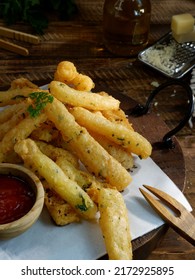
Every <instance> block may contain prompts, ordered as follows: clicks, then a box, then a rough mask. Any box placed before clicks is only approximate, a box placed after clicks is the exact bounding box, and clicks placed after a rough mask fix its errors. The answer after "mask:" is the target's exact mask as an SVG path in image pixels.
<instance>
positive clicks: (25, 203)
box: [0, 175, 35, 224]
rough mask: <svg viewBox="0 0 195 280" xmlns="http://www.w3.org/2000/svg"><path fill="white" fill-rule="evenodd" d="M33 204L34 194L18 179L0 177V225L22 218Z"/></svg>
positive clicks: (7, 176)
mask: <svg viewBox="0 0 195 280" xmlns="http://www.w3.org/2000/svg"><path fill="white" fill-rule="evenodd" d="M34 202H35V192H34V191H33V189H32V188H31V187H30V186H29V185H28V184H27V183H26V182H25V181H23V180H21V179H20V178H17V177H14V176H9V175H0V224H6V223H10V222H13V221H15V220H17V219H19V218H21V217H22V216H24V215H25V214H26V213H27V212H28V211H29V210H30V209H31V208H32V206H33V204H34Z"/></svg>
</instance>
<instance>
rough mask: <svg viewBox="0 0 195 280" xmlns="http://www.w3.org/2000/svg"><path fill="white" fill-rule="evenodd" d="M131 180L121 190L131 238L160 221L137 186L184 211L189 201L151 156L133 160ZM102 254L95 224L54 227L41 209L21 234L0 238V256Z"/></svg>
mask: <svg viewBox="0 0 195 280" xmlns="http://www.w3.org/2000/svg"><path fill="white" fill-rule="evenodd" d="M135 165H136V167H137V168H135V169H134V171H133V172H132V173H131V174H132V177H133V182H132V183H131V184H130V185H129V186H128V187H127V189H126V190H125V191H124V192H123V196H124V199H125V202H126V205H127V208H128V212H129V221H130V228H131V235H132V239H135V238H137V237H140V236H142V235H144V234H146V233H148V232H150V231H151V230H153V229H155V228H158V227H159V226H161V225H162V224H163V221H162V219H161V218H160V217H159V216H158V215H157V214H156V213H155V212H154V210H153V209H152V208H151V207H150V205H149V204H148V203H147V202H146V201H145V199H144V198H143V196H142V194H141V193H140V191H139V188H140V187H142V185H143V184H146V185H150V186H153V187H156V188H159V189H161V190H163V191H165V192H167V193H168V194H170V195H172V196H174V198H176V199H178V200H179V201H180V202H181V203H182V204H183V205H184V206H185V207H186V208H187V209H188V210H191V207H190V205H189V203H188V202H187V200H186V198H185V197H184V195H183V194H182V192H181V191H180V190H179V189H178V188H177V186H176V185H175V184H174V183H173V182H172V181H171V180H170V178H169V177H168V176H167V175H166V174H165V173H164V172H163V171H162V170H161V169H160V168H159V167H158V166H157V165H156V164H155V163H154V161H153V160H152V159H151V158H148V159H146V160H140V159H139V158H136V159H135ZM105 253H106V250H105V246H104V240H103V238H102V235H101V231H100V228H99V225H98V223H95V222H94V223H92V222H87V221H82V222H80V223H75V224H70V225H67V226H64V227H57V226H55V225H54V223H53V222H52V221H51V219H50V217H49V214H48V213H47V210H46V209H44V211H43V213H42V215H41V217H40V218H39V220H38V221H37V222H36V223H35V224H34V225H33V226H32V227H31V228H30V229H29V230H28V231H26V232H25V233H23V234H22V235H20V236H18V237H15V238H13V239H10V240H0V259H4V260H7V259H19V260H34V259H40V260H41V259H42V260H43V259H44V260H52V259H66V260H74V259H75V260H81V259H83V260H86V259H92V260H93V259H97V258H98V257H100V256H102V255H104V254H105Z"/></svg>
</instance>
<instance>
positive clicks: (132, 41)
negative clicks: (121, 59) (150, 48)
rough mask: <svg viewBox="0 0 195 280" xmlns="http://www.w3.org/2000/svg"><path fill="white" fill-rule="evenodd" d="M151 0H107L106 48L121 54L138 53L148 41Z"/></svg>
mask: <svg viewBox="0 0 195 280" xmlns="http://www.w3.org/2000/svg"><path fill="white" fill-rule="evenodd" d="M150 17H151V4H150V0H105V2H104V8H103V35H104V43H105V46H106V48H107V49H108V50H109V51H111V52H112V53H114V54H116V55H120V56H133V55H136V54H138V52H139V51H141V50H142V49H143V48H144V47H145V46H146V45H147V43H148V35H149V30H150Z"/></svg>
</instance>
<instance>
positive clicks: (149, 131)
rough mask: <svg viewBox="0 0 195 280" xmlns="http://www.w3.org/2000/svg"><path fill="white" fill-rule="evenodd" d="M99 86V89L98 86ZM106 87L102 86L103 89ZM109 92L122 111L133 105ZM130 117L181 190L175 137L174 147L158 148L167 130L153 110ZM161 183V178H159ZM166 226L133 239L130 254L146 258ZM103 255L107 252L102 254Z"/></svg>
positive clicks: (181, 172) (181, 163) (182, 179)
mask: <svg viewBox="0 0 195 280" xmlns="http://www.w3.org/2000/svg"><path fill="white" fill-rule="evenodd" d="M97 90H98V89H97ZM106 90H107V89H105V91H106ZM107 92H109V93H110V94H112V95H113V96H114V97H116V98H117V99H119V100H120V101H121V108H122V109H123V110H124V111H130V110H131V109H133V108H134V107H135V106H136V104H137V103H136V102H135V101H134V100H132V99H131V98H129V97H127V96H124V95H122V94H121V93H117V92H113V91H110V90H107ZM129 121H130V122H131V123H132V124H133V127H134V129H135V131H137V132H139V133H140V134H142V135H143V136H144V137H146V138H147V139H148V140H149V141H150V143H151V144H152V146H153V152H152V155H151V158H152V159H153V160H154V162H155V163H156V164H157V165H158V166H159V167H160V168H161V169H162V170H163V171H164V172H165V173H166V174H167V175H168V176H169V178H170V179H171V180H172V181H173V182H174V183H175V184H176V185H177V186H178V188H179V189H180V190H181V191H182V192H183V191H184V187H185V162H184V157H183V153H182V149H181V147H180V145H179V142H178V140H177V138H176V137H174V139H173V140H174V144H175V148H174V149H161V148H159V145H157V144H159V143H161V142H162V139H163V136H164V135H165V134H166V133H167V132H168V131H169V128H168V127H167V125H166V124H165V123H164V121H163V120H162V119H161V118H160V117H158V116H157V115H156V114H154V113H152V112H149V113H148V114H146V115H144V116H141V117H133V116H130V115H129ZM159 183H160V182H159ZM167 229H168V225H167V224H164V225H163V226H161V227H159V228H158V229H155V230H153V231H151V232H149V233H148V234H145V235H144V236H141V237H139V238H137V239H135V240H133V241H132V246H133V258H134V259H139V260H140V259H145V258H147V256H148V255H149V254H150V253H151V251H152V250H153V249H154V248H155V247H156V246H157V244H158V242H159V241H160V240H161V239H162V238H163V236H164V234H165V233H166V231H167ZM103 258H104V259H105V258H106V256H104V257H103Z"/></svg>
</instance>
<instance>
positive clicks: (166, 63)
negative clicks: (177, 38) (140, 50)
mask: <svg viewBox="0 0 195 280" xmlns="http://www.w3.org/2000/svg"><path fill="white" fill-rule="evenodd" d="M175 54H176V43H175V42H174V41H171V42H170V44H169V45H162V44H159V45H157V46H156V47H151V48H149V49H147V50H146V51H145V52H144V54H143V57H142V58H143V60H144V61H145V62H147V63H149V64H152V65H153V66H154V67H156V68H158V69H160V70H162V71H164V72H165V73H167V74H172V73H174V72H175V68H176V66H177V63H176V62H174V56H175Z"/></svg>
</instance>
